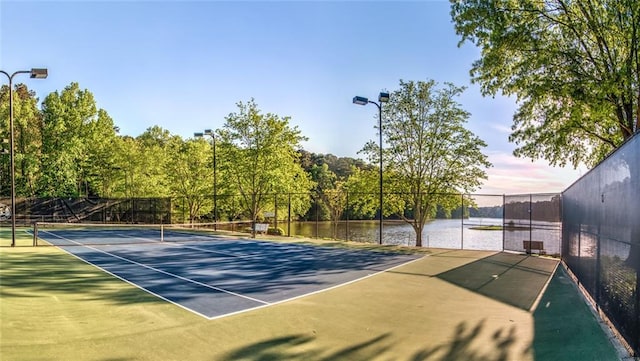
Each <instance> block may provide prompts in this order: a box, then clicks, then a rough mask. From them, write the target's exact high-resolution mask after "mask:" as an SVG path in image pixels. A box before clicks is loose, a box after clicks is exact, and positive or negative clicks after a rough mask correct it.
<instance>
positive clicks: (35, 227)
mask: <svg viewBox="0 0 640 361" xmlns="http://www.w3.org/2000/svg"><path fill="white" fill-rule="evenodd" d="M33 247H38V222H33Z"/></svg>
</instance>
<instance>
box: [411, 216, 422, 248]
mask: <svg viewBox="0 0 640 361" xmlns="http://www.w3.org/2000/svg"><path fill="white" fill-rule="evenodd" d="M412 226H413V230H414V231H415V232H416V247H422V226H423V225H422V224H420V222H418V221H415V220H414V222H413V224H412Z"/></svg>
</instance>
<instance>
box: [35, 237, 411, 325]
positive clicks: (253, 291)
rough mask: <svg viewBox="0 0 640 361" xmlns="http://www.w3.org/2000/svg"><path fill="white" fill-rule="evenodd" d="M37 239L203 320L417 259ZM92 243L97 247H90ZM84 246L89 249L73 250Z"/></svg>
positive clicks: (210, 242)
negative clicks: (202, 317)
mask: <svg viewBox="0 0 640 361" xmlns="http://www.w3.org/2000/svg"><path fill="white" fill-rule="evenodd" d="M38 236H39V237H40V238H41V239H43V240H45V241H47V242H49V243H51V244H54V245H57V246H58V247H60V248H62V249H64V250H65V251H67V252H69V253H70V254H72V255H74V256H76V257H78V258H80V259H82V260H84V261H85V262H87V263H90V264H93V265H95V266H97V267H99V268H101V269H103V270H105V271H106V272H108V273H110V274H113V275H114V276H116V277H118V278H121V279H122V280H124V281H126V282H129V283H131V284H133V285H135V286H137V287H140V288H142V289H144V290H146V291H147V292H150V293H152V294H154V295H156V296H158V297H160V298H162V299H165V300H167V301H169V302H172V303H174V304H177V305H179V306H181V307H183V308H185V309H188V310H190V311H192V312H195V313H197V314H199V315H202V316H204V317H207V318H216V317H221V316H225V315H228V314H232V313H236V312H242V311H245V310H249V309H254V308H258V307H264V306H268V305H271V304H274V303H279V302H283V301H286V300H290V299H292V298H296V297H301V296H304V295H307V294H310V293H313V292H318V291H321V290H325V289H327V288H331V287H335V286H339V285H341V284H344V283H348V282H352V281H355V280H358V279H361V278H363V277H367V276H370V275H373V274H375V273H378V272H382V271H385V270H388V269H390V268H393V267H396V266H399V265H401V264H404V263H407V262H410V261H413V260H415V259H418V258H420V257H421V256H420V255H407V254H396V253H388V252H375V251H365V250H354V249H342V248H329V247H317V246H310V245H300V244H285V243H274V242H267V241H256V240H249V239H226V238H222V237H216V236H210V235H207V236H204V235H191V236H190V237H194V239H196V237H197V239H198V240H197V241H188V240H187V241H180V242H157V241H149V243H129V244H119V242H118V241H119V240H121V239H123V238H125V239H126V238H127V237H130V238H140V241H142V242H144V240H145V239H151V238H152V237H151V236H149V237H147V235H145V234H143V233H140V234H134V235H124V234H121V233H113V231H108V230H103V231H99V230H98V231H83V232H75V231H73V232H72V231H65V230H47V231H40V232H39V234H38ZM153 237H155V236H153ZM96 239H101V240H103V241H104V242H99V243H98V244H93V243H92V241H94V240H96ZM182 239H184V236H183V238H182ZM85 243H88V244H90V245H83V246H81V244H85ZM72 244H73V245H72Z"/></svg>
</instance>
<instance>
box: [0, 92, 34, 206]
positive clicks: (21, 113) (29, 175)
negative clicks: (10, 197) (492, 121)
mask: <svg viewBox="0 0 640 361" xmlns="http://www.w3.org/2000/svg"><path fill="white" fill-rule="evenodd" d="M37 103H38V98H36V96H35V93H34V92H33V91H31V90H29V89H28V88H27V86H26V85H24V84H17V85H15V86H14V92H13V115H14V136H15V147H14V150H15V167H16V168H15V169H16V192H17V193H18V194H21V195H28V196H34V195H35V194H36V192H37V189H36V181H37V176H38V173H39V168H40V160H39V155H40V148H41V142H42V135H41V128H42V126H41V124H42V114H41V113H40V111H39V110H38V107H37ZM0 119H1V120H0V124H1V125H2V127H1V128H0V129H2V131H1V132H0V139H9V137H10V134H9V87H8V86H6V85H3V86H2V88H0ZM2 149H7V150H8V149H9V143H6V144H3V146H2ZM0 167H2V168H0V169H8V167H9V157H0ZM0 185H1V192H2V193H7V194H8V192H9V191H10V186H11V185H10V178H9V177H2V179H1V183H0Z"/></svg>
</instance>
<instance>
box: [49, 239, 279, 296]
mask: <svg viewBox="0 0 640 361" xmlns="http://www.w3.org/2000/svg"><path fill="white" fill-rule="evenodd" d="M43 233H47V234H49V235H51V236H54V237H58V238H60V239H64V240H65V241H69V242H72V243H75V244H77V245H79V246H84V247H86V248H89V249H92V250H94V251H97V252H100V253H104V254H106V255H109V256H111V257H114V258H117V259H121V260H123V261H125V262H129V263H132V264H135V265H137V266H140V267H144V268H147V269H150V270H152V271H155V272H158V273H162V274H165V275H167V276H171V277H175V278H177V279H180V280H183V281H187V282H190V283H193V284H196V285H199V286H202V287H206V288H210V289H212V290H215V291H219V292H224V293H226V294H229V295H232V296H236V297H240V298H244V299H247V300H250V301H254V302H258V303H262V304H264V305H268V304H270V303H269V302H266V301H263V300H259V299H257V298H253V297H249V296H245V295H241V294H239V293H235V292H233V291H229V290H225V289H223V288H220V287H215V286H211V285H208V284H206V283H202V282H199V281H196V280H192V279H190V278H186V277H182V276H179V275H177V274H175V273H171V272H167V271H163V270H161V269H158V268H155V267H152V266H148V265H146V264H142V263H139V262H136V261H134V260H131V259H128V258H126V257H121V256H118V255H115V254H113V253H110V252H107V251H103V250H101V249H98V248H95V247H91V246H86V245H83V244H82V243H78V242H76V241H73V240H71V239H68V238H65V237H62V236H59V235H57V234H54V233H51V232H48V231H43ZM87 263H91V262H87ZM91 264H93V263H91ZM93 265H94V266H96V267H98V268H100V269H104V268H102V267H100V266H98V265H96V264H93ZM119 278H120V277H119ZM129 283H131V282H129ZM140 288H142V287H140ZM150 293H152V292H150Z"/></svg>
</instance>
